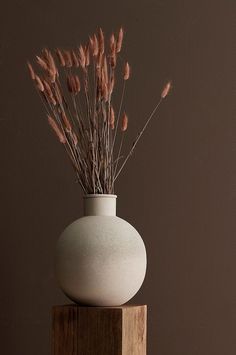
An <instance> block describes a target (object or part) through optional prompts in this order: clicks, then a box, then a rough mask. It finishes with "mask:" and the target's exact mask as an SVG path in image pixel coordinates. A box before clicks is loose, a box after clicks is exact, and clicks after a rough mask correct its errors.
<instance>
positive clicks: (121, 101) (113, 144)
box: [111, 80, 126, 155]
mask: <svg viewBox="0 0 236 355" xmlns="http://www.w3.org/2000/svg"><path fill="white" fill-rule="evenodd" d="M125 85H126V80H124V84H123V89H122V94H121V99H120V106H119V111H118V115H117V120H116V127H115V133H114V137H113V142H112V147H111V155H112V154H113V150H114V146H115V142H116V136H117V130H118V126H119V120H120V114H121V109H122V106H123V100H124V95H125Z"/></svg>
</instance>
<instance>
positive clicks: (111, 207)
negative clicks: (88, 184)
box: [84, 194, 117, 216]
mask: <svg viewBox="0 0 236 355" xmlns="http://www.w3.org/2000/svg"><path fill="white" fill-rule="evenodd" d="M116 199H117V196H116V195H112V194H88V195H85V196H84V216H116Z"/></svg>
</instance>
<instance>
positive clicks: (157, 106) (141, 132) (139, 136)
mask: <svg viewBox="0 0 236 355" xmlns="http://www.w3.org/2000/svg"><path fill="white" fill-rule="evenodd" d="M162 100H163V98H162V97H161V98H160V100H159V101H158V103H157V105H156V106H155V107H154V109H153V111H152V113H151V114H150V116H149V117H148V119H147V121H146V123H145V124H144V126H143V128H142V130H141V131H140V132H139V134H138V136H137V138H136V139H135V141H134V143H133V145H132V148H131V150H130V151H129V153H128V155H127V156H126V158H125V160H124V162H123V163H122V165H121V167H120V169H119V171H118V173H117V174H116V175H115V177H114V182H115V181H116V179H117V178H118V176H119V175H120V173H121V172H122V170H123V168H124V166H125V164H126V163H127V161H128V159H129V158H130V157H131V155H132V154H133V151H134V149H135V147H136V145H137V143H138V141H139V140H140V138H141V136H142V135H143V132H144V131H145V129H146V128H147V126H148V124H149V122H150V121H151V119H152V117H153V116H154V114H155V112H156V111H157V110H158V108H159V106H160V104H161V102H162Z"/></svg>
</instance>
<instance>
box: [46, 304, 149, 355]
mask: <svg viewBox="0 0 236 355" xmlns="http://www.w3.org/2000/svg"><path fill="white" fill-rule="evenodd" d="M146 323H147V306H146V305H124V306H120V307H85V306H78V305H74V304H73V305H63V306H54V307H53V309H52V355H146V332H147V330H146Z"/></svg>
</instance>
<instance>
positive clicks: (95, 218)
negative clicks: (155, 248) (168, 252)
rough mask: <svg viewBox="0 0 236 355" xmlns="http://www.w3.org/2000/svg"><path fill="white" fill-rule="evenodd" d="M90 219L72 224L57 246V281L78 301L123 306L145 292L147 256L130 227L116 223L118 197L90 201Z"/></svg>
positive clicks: (87, 200) (95, 197) (87, 213)
mask: <svg viewBox="0 0 236 355" xmlns="http://www.w3.org/2000/svg"><path fill="white" fill-rule="evenodd" d="M84 209H85V216H84V217H82V218H80V219H78V220H76V221H75V222H73V223H72V224H70V225H69V226H68V227H67V228H66V229H65V230H64V232H63V233H62V235H61V236H60V238H59V240H58V244H57V250H56V276H57V279H58V281H59V285H60V287H61V289H62V290H63V292H64V293H65V294H66V295H67V296H68V297H69V298H70V299H71V300H73V301H75V302H77V303H81V304H86V305H91V306H119V305H122V304H124V303H126V302H128V301H129V300H130V299H131V298H132V297H133V296H134V295H135V294H136V293H137V291H138V290H139V288H140V287H141V285H142V283H143V280H144V277H145V273H146V265H147V262H146V250H145V246H144V243H143V240H142V238H141V237H140V235H139V233H138V232H137V231H136V229H135V228H134V227H132V225H131V224H129V223H128V222H126V221H124V220H123V219H121V218H119V217H116V215H115V210H116V196H114V195H87V196H85V208H84Z"/></svg>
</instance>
